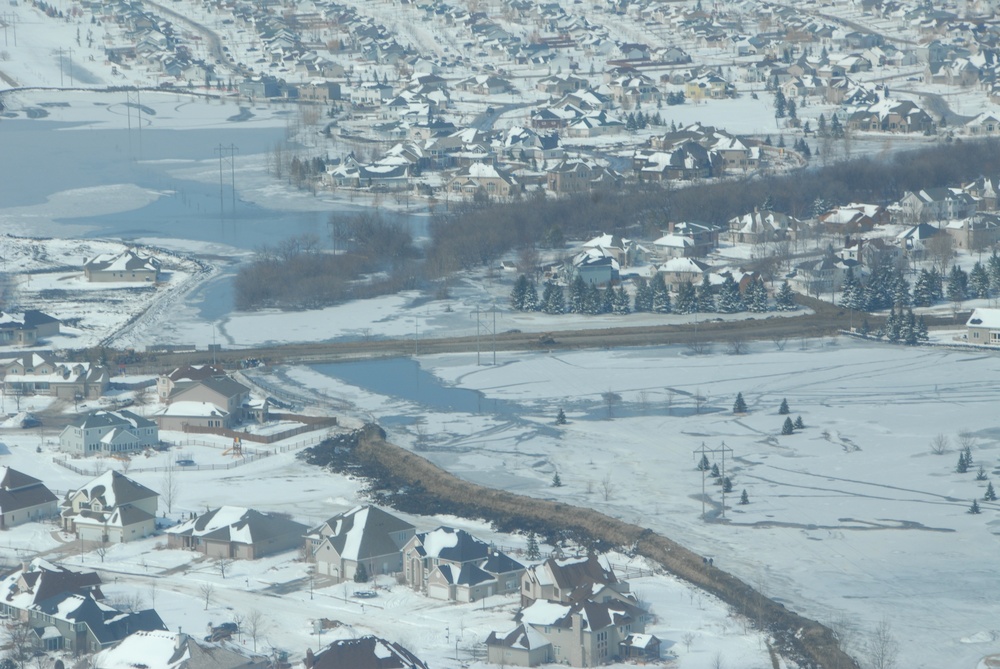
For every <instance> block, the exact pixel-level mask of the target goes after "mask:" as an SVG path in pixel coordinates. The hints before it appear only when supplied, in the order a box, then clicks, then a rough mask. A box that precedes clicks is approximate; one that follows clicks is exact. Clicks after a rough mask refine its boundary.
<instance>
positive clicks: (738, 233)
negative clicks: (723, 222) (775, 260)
mask: <svg viewBox="0 0 1000 669" xmlns="http://www.w3.org/2000/svg"><path fill="white" fill-rule="evenodd" d="M795 223H797V221H795V219H793V218H792V217H791V216H788V215H787V214H783V213H781V212H777V211H760V210H759V209H754V210H753V211H752V212H750V213H749V214H743V215H742V216H737V217H735V218H732V219H730V220H729V240H730V241H731V242H732V243H734V244H766V243H769V242H776V241H781V240H783V239H785V238H787V237H788V236H789V234H790V232H791V231H792V230H793V229H794V228H795V227H796V226H795Z"/></svg>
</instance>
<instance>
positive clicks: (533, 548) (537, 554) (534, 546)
mask: <svg viewBox="0 0 1000 669" xmlns="http://www.w3.org/2000/svg"><path fill="white" fill-rule="evenodd" d="M524 557H526V558H528V559H529V560H538V559H539V558H541V557H542V552H541V550H539V548H538V539H536V538H535V533H534V532H531V533H529V534H528V548H527V550H525V551H524Z"/></svg>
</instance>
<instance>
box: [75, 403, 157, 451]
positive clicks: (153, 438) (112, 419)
mask: <svg viewBox="0 0 1000 669" xmlns="http://www.w3.org/2000/svg"><path fill="white" fill-rule="evenodd" d="M159 441H160V432H159V429H158V428H157V426H156V423H155V422H153V421H151V420H149V419H148V418H143V417H142V416H139V415H137V414H135V413H132V412H131V411H127V410H121V411H94V412H91V413H89V414H85V415H83V416H80V417H79V418H77V419H76V420H74V421H73V422H72V423H70V424H69V425H67V426H66V427H65V428H63V431H62V432H61V433H60V434H59V449H60V450H62V451H65V452H67V453H72V454H74V455H84V456H90V455H95V454H98V453H100V454H102V455H109V454H115V453H131V452H135V451H139V450H142V449H144V448H151V447H153V446H155V445H157V444H158V443H159Z"/></svg>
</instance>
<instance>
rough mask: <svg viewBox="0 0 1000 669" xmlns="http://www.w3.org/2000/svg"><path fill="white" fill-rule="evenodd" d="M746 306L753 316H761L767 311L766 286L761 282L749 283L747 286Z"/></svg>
mask: <svg viewBox="0 0 1000 669" xmlns="http://www.w3.org/2000/svg"><path fill="white" fill-rule="evenodd" d="M746 306H747V309H749V310H750V311H752V312H754V313H755V314H763V313H765V312H766V311H767V310H768V304H767V286H765V285H764V282H763V281H759V280H758V281H751V282H750V285H749V286H747V295H746Z"/></svg>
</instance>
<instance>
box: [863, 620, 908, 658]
mask: <svg viewBox="0 0 1000 669" xmlns="http://www.w3.org/2000/svg"><path fill="white" fill-rule="evenodd" d="M864 652H865V656H866V657H867V659H868V665H869V666H870V667H871V669H893V668H894V667H895V666H896V660H897V658H898V656H899V642H897V641H896V637H894V636H893V634H892V625H891V624H890V623H889V619H888V618H882V620H880V621H879V623H878V625H876V626H875V629H874V630H872V633H871V634H870V635H868V639H867V641H866V642H865V648H864Z"/></svg>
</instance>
